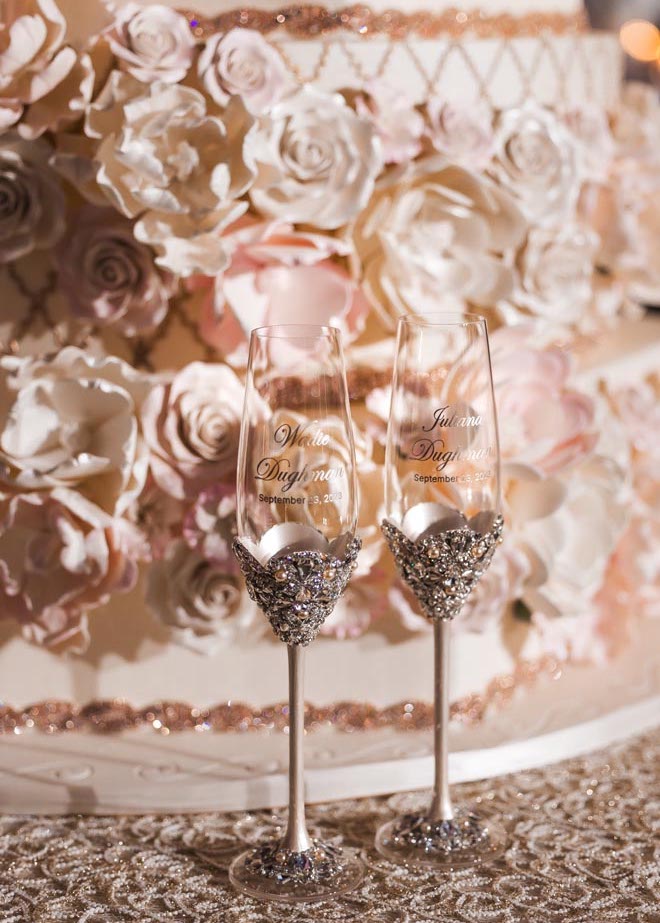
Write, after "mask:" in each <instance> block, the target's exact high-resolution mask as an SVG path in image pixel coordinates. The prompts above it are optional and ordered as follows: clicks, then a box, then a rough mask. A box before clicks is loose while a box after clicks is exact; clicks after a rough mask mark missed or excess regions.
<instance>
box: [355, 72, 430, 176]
mask: <svg viewBox="0 0 660 923" xmlns="http://www.w3.org/2000/svg"><path fill="white" fill-rule="evenodd" d="M365 90H366V91H367V93H368V95H367V96H363V95H359V96H357V97H356V100H355V111H356V112H357V113H358V115H359V116H361V117H362V118H364V119H367V120H368V121H370V122H372V123H373V126H374V128H375V129H376V132H377V134H378V137H379V138H380V142H381V145H382V149H383V159H384V161H385V163H405V162H407V161H408V160H413V159H414V158H415V157H417V155H418V154H419V152H420V151H421V149H422V135H423V134H424V119H423V117H422V116H421V115H420V113H419V112H417V110H416V109H415V107H414V106H413V104H412V103H411V101H410V100H409V99H408V98H407V97H406V95H405V94H404V93H401V92H400V91H399V90H397V89H396V88H394V87H392V86H390V85H389V84H387V83H384V82H383V81H380V80H371V81H369V82H368V83H367V84H366V85H365Z"/></svg>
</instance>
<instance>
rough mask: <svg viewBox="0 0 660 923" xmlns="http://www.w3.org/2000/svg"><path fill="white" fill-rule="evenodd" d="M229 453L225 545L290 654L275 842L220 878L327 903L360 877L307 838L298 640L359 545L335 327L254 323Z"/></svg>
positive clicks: (347, 861)
mask: <svg viewBox="0 0 660 923" xmlns="http://www.w3.org/2000/svg"><path fill="white" fill-rule="evenodd" d="M301 370H302V372H301ZM303 376H304V377H303ZM238 454H239V461H238V477H237V495H236V501H237V538H236V540H235V542H234V553H235V555H236V557H237V559H238V563H239V565H240V567H241V570H242V572H243V576H244V577H245V582H246V585H247V589H248V592H249V594H250V596H251V598H252V599H253V600H255V602H256V603H257V604H258V606H259V608H260V609H261V611H262V612H263V613H264V615H265V616H266V617H267V619H268V621H269V622H270V624H271V627H272V629H273V632H274V633H275V635H276V636H277V637H278V638H279V640H280V641H283V642H284V643H285V644H286V645H287V650H288V657H289V813H288V820H287V827H286V832H285V834H284V836H283V837H282V839H281V840H279V841H277V842H271V843H264V844H263V845H261V846H257V847H256V848H255V849H251V850H249V851H248V852H246V853H243V854H242V855H240V856H238V858H237V859H235V860H234V862H233V863H232V865H231V867H230V869H229V879H230V881H231V883H232V885H233V886H234V887H235V888H236V889H237V890H239V891H242V892H243V893H245V894H249V895H250V896H251V897H256V898H259V899H261V900H266V901H284V902H286V903H299V902H314V901H326V900H332V899H334V898H336V897H339V896H340V895H342V894H346V893H347V892H348V891H352V890H353V889H354V888H356V887H357V886H358V885H359V884H360V882H361V881H362V879H363V877H364V866H363V865H362V863H361V862H360V860H359V859H358V858H357V857H356V856H354V855H352V854H351V853H350V852H349V851H346V850H343V849H341V847H340V846H338V845H336V844H334V843H324V842H321V841H318V840H315V839H312V837H311V836H310V835H309V833H308V831H307V827H306V824H305V805H304V770H303V741H304V734H305V728H304V720H305V718H304V716H305V700H304V694H303V679H304V676H303V673H304V662H303V654H304V649H305V647H306V646H307V645H308V644H310V643H311V642H312V641H313V640H314V639H315V638H316V636H317V634H318V632H319V630H320V629H321V626H322V625H323V623H324V621H325V620H326V619H327V618H328V616H329V615H330V614H331V613H332V611H333V609H334V606H335V604H336V602H337V600H338V599H339V597H340V596H341V595H342V593H343V592H344V590H345V589H346V586H347V584H348V581H349V578H350V575H351V573H352V571H353V569H354V567H355V564H356V560H357V555H358V551H359V549H360V541H359V539H358V538H357V537H356V534H355V533H356V529H357V512H358V510H357V485H356V471H355V446H354V441H353V430H352V424H351V418H350V409H349V403H348V389H347V387H346V375H345V371H344V360H343V355H342V350H341V343H340V339H339V332H338V331H337V330H334V329H333V328H330V327H311V326H304V325H292V326H279V327H264V328H261V329H259V330H254V331H253V332H252V336H251V339H250V356H249V361H248V370H247V380H246V386H245V407H244V411H243V421H242V426H241V439H240V445H239V453H238Z"/></svg>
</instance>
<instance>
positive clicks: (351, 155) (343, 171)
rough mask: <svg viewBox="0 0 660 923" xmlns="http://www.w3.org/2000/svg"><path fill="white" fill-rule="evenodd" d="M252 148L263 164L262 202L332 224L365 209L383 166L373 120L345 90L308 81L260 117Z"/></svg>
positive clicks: (285, 215) (261, 206)
mask: <svg viewBox="0 0 660 923" xmlns="http://www.w3.org/2000/svg"><path fill="white" fill-rule="evenodd" d="M251 149H252V152H253V154H254V157H255V159H256V162H257V171H258V172H257V177H256V179H255V182H254V185H253V187H252V189H251V191H250V197H251V199H252V204H253V205H254V207H255V208H256V209H257V210H258V211H260V212H261V213H262V214H263V215H269V216H271V217H274V218H281V219H282V220H284V221H291V222H298V223H301V224H311V225H313V226H314V227H317V228H322V229H324V230H327V229H332V228H338V227H340V226H341V225H343V224H346V222H347V221H350V220H351V218H354V217H355V216H356V215H358V214H359V213H360V211H361V210H362V209H363V208H364V206H365V205H366V203H367V202H368V201H369V197H370V195H371V192H372V190H373V186H374V180H375V178H376V176H377V175H378V173H379V172H380V169H381V167H382V155H381V149H380V144H379V143H378V140H377V138H376V133H375V131H374V128H373V125H372V124H371V122H369V121H367V120H366V119H363V118H360V117H359V116H358V115H356V114H355V112H354V111H353V110H352V109H350V108H349V107H348V106H347V105H346V103H345V101H344V99H343V98H342V97H341V96H339V95H338V94H331V95H329V94H327V93H319V92H318V91H317V90H314V89H312V88H311V87H308V86H305V87H303V88H301V89H300V90H298V91H297V92H296V93H293V94H292V95H290V96H288V97H286V98H285V99H283V100H282V101H281V102H280V103H278V104H277V105H276V106H274V107H273V108H272V109H271V111H270V112H269V113H268V115H267V116H264V117H263V118H262V119H261V120H260V122H259V126H258V130H257V131H256V133H255V135H254V138H253V140H252V146H251Z"/></svg>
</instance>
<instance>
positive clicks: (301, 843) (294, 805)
mask: <svg viewBox="0 0 660 923" xmlns="http://www.w3.org/2000/svg"><path fill="white" fill-rule="evenodd" d="M288 652H289V820H288V823H287V828H286V833H285V834H284V840H283V846H284V847H285V848H286V849H289V850H291V852H305V851H306V850H308V849H311V847H312V839H311V837H310V835H309V833H308V832H307V826H306V824H305V769H304V760H303V744H304V738H305V693H304V665H305V662H304V659H303V653H304V648H303V647H302V646H300V645H296V644H290V645H289V646H288Z"/></svg>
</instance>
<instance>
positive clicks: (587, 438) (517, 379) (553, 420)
mask: <svg viewBox="0 0 660 923" xmlns="http://www.w3.org/2000/svg"><path fill="white" fill-rule="evenodd" d="M492 360H493V377H494V382H495V396H496V399H497V409H498V420H499V428H500V444H501V451H502V457H503V458H504V459H505V460H506V461H509V462H514V463H517V464H526V465H531V466H533V467H534V468H536V469H539V470H541V471H542V472H543V473H544V474H546V475H551V474H557V473H558V472H560V471H563V470H565V469H566V468H568V467H570V466H572V465H575V464H577V463H578V462H579V461H581V460H582V459H584V458H585V457H586V456H587V455H588V454H589V453H590V452H591V451H592V450H593V448H594V446H595V445H596V442H597V440H598V433H597V432H596V430H595V425H594V418H595V407H594V403H593V401H592V400H591V398H590V397H588V396H587V395H584V394H580V393H579V392H577V391H574V390H572V389H571V388H569V386H568V378H569V375H570V371H571V365H570V359H569V356H568V355H567V354H566V353H564V352H562V351H561V350H559V349H556V348H547V349H537V348H534V347H533V346H532V345H531V344H530V341H529V328H526V327H514V328H501V329H500V330H498V331H496V333H495V334H494V335H493V337H492Z"/></svg>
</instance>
